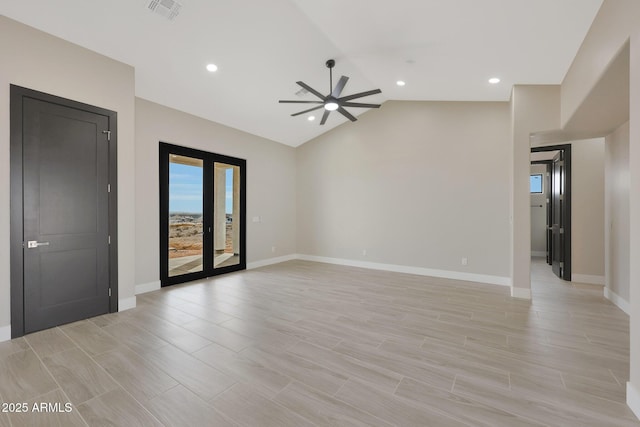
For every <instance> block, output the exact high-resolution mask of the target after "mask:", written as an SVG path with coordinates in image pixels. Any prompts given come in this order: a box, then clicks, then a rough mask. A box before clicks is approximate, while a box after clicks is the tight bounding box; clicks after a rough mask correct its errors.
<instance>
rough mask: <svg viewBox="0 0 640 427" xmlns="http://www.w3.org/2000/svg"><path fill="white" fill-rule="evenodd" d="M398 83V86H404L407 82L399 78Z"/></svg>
mask: <svg viewBox="0 0 640 427" xmlns="http://www.w3.org/2000/svg"><path fill="white" fill-rule="evenodd" d="M396 84H397V85H398V86H404V85H406V83H405V82H404V80H398V81H397V82H396Z"/></svg>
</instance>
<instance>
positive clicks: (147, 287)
mask: <svg viewBox="0 0 640 427" xmlns="http://www.w3.org/2000/svg"><path fill="white" fill-rule="evenodd" d="M158 289H160V281H159V280H156V281H154V282H149V283H142V284H140V285H136V295H140V294H146V293H147V292H153V291H157V290H158Z"/></svg>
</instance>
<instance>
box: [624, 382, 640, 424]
mask: <svg viewBox="0 0 640 427" xmlns="http://www.w3.org/2000/svg"><path fill="white" fill-rule="evenodd" d="M627 405H628V406H629V408H631V410H632V411H633V413H634V414H635V416H636V417H638V419H640V393H639V392H638V389H637V388H636V387H635V386H634V385H633V384H631V382H630V381H629V382H627Z"/></svg>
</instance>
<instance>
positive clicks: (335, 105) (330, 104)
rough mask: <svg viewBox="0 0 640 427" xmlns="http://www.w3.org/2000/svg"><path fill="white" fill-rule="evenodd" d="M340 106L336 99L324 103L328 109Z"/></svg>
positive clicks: (332, 109)
mask: <svg viewBox="0 0 640 427" xmlns="http://www.w3.org/2000/svg"><path fill="white" fill-rule="evenodd" d="M338 107H339V105H338V103H337V102H334V101H328V102H326V103H325V104H324V109H325V110H327V111H336V110H337V109H338Z"/></svg>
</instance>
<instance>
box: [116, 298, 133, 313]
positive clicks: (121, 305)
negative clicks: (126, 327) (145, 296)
mask: <svg viewBox="0 0 640 427" xmlns="http://www.w3.org/2000/svg"><path fill="white" fill-rule="evenodd" d="M132 308H136V297H129V298H122V299H119V300H118V311H125V310H130V309H132Z"/></svg>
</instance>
